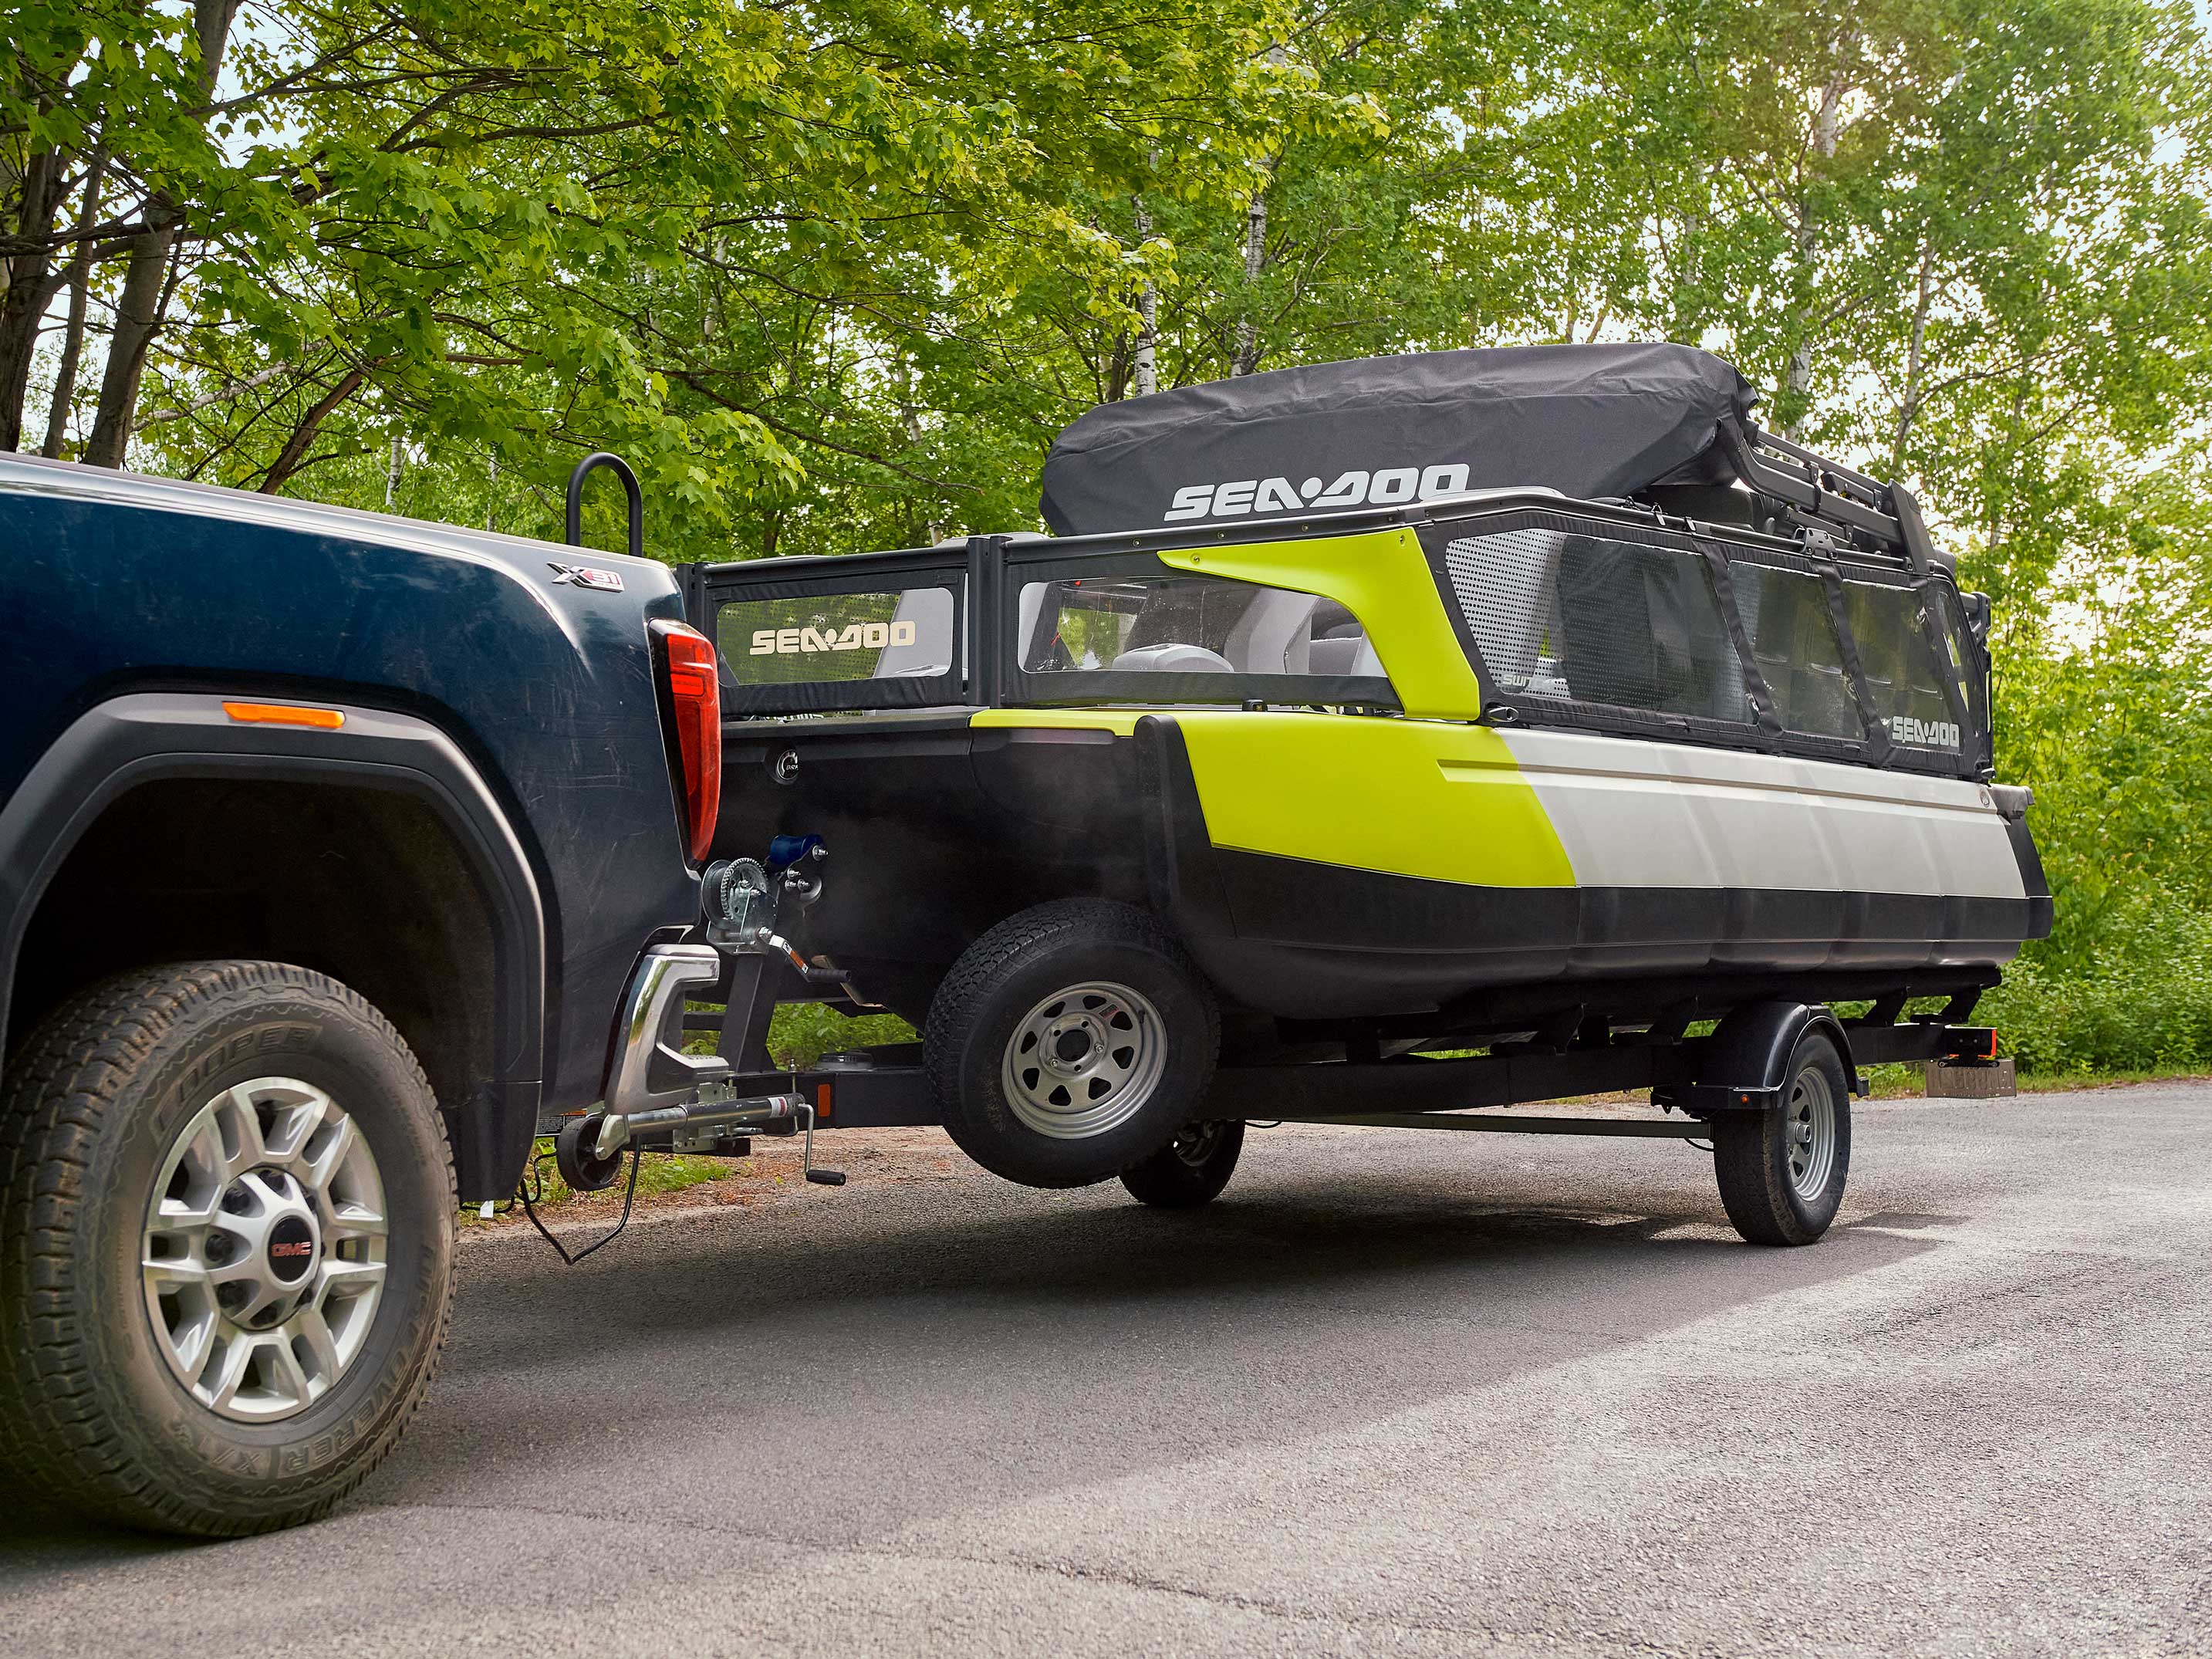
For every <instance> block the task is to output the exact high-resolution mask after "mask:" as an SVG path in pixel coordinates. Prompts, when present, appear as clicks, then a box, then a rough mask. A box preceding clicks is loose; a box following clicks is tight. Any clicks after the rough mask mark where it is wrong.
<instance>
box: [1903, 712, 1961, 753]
mask: <svg viewBox="0 0 2212 1659" xmlns="http://www.w3.org/2000/svg"><path fill="white" fill-rule="evenodd" d="M1889 735H1890V737H1891V738H1892V739H1893V741H1895V742H1898V743H1912V744H1919V745H1920V746H1921V747H1922V748H1923V749H1956V748H1957V747H1958V746H1959V728H1958V726H1956V725H1954V723H1953V722H1951V721H1949V720H1915V719H1914V718H1913V717H1912V716H1911V715H1910V714H1892V715H1891V716H1890V717H1889Z"/></svg>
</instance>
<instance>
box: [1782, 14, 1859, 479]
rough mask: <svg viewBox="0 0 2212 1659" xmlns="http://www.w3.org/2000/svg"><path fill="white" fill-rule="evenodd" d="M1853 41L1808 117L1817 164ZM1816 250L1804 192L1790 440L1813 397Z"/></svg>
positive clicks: (1834, 136) (1831, 128) (1830, 137)
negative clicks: (1800, 302) (1817, 106)
mask: <svg viewBox="0 0 2212 1659" xmlns="http://www.w3.org/2000/svg"><path fill="white" fill-rule="evenodd" d="M1854 40H1856V36H1854V35H1851V34H1845V35H1844V37H1843V39H1842V40H1838V42H1837V45H1836V59H1837V62H1836V67H1835V70H1834V72H1833V73H1832V74H1831V75H1830V76H1828V83H1827V85H1826V86H1824V87H1822V88H1820V112H1819V113H1818V114H1817V115H1815V116H1814V118H1813V149H1814V154H1815V155H1818V156H1820V159H1821V160H1822V161H1833V160H1835V156H1836V143H1837V140H1838V137H1839V136H1840V131H1841V128H1842V123H1843V106H1844V94H1845V93H1846V92H1848V91H1850V80H1849V77H1848V76H1846V74H1845V72H1844V64H1843V58H1844V52H1846V51H1847V50H1848V49H1849V47H1850V46H1851V44H1852V43H1853V41H1854ZM1819 253H1820V214H1819V212H1818V210H1816V209H1815V208H1814V205H1813V200H1812V193H1811V192H1810V191H1807V193H1806V194H1805V196H1804V197H1802V198H1801V199H1800V201H1799V203H1798V205H1797V263H1798V267H1799V269H1800V270H1802V272H1803V275H1804V281H1805V285H1806V295H1805V302H1804V304H1803V305H1802V306H1800V307H1798V311H1797V317H1796V325H1797V349H1796V350H1794V351H1792V352H1791V353H1790V369H1789V373H1788V374H1786V375H1785V376H1784V381H1783V384H1784V386H1785V388H1786V390H1785V392H1784V405H1785V408H1786V409H1787V410H1788V418H1787V419H1786V420H1785V421H1784V422H1783V435H1784V436H1785V437H1788V438H1791V439H1796V437H1797V436H1798V435H1799V433H1800V431H1801V430H1802V411H1803V410H1804V409H1805V407H1806V405H1807V404H1808V403H1809V402H1810V400H1811V398H1812V396H1813V328H1814V314H1815V312H1816V310H1817V307H1818V306H1819V303H1820V302H1819V297H1818V296H1817V295H1815V294H1814V293H1813V292H1812V287H1813V280H1814V270H1813V265H1814V259H1815V258H1817V257H1818V255H1819Z"/></svg>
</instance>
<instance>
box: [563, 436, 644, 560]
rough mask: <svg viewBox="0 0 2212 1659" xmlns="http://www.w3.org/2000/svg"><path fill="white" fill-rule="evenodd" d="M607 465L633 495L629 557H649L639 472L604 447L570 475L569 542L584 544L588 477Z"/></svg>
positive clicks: (584, 460)
mask: <svg viewBox="0 0 2212 1659" xmlns="http://www.w3.org/2000/svg"><path fill="white" fill-rule="evenodd" d="M603 466H606V467H612V468H613V469H614V474H615V477H617V478H620V479H621V480H622V481H623V490H624V491H625V492H626V493H627V494H628V495H629V556H630V557H632V558H633V559H641V558H643V557H644V556H645V494H644V492H643V491H642V490H641V489H638V487H637V474H636V473H635V472H633V471H630V470H629V462H628V461H625V460H624V459H623V458H622V457H621V456H619V455H611V454H609V453H607V452H606V451H605V450H604V449H599V450H594V451H592V453H590V454H588V455H586V456H585V457H584V459H582V460H580V461H579V462H577V463H576V470H575V471H574V472H571V473H570V474H569V475H568V545H569V546H571V547H581V546H582V545H583V544H584V480H585V479H586V478H588V477H591V476H592V472H593V471H596V470H597V469H599V468H600V467H603Z"/></svg>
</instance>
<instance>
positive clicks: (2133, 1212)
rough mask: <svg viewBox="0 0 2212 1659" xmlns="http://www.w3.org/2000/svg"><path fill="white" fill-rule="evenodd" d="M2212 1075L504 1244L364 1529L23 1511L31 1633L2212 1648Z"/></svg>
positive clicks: (669, 1646)
mask: <svg viewBox="0 0 2212 1659" xmlns="http://www.w3.org/2000/svg"><path fill="white" fill-rule="evenodd" d="M2209 1339H2212V1089H2207V1088H2204V1087H2197V1086H2191V1087H2151V1088H2137V1089H2129V1090H2117V1091H2104V1092H2099V1093H2090V1094H2081V1095H2071V1096H2045V1097H2039V1098H2034V1099H2025V1100H2021V1101H2017V1102H2002V1103H1988V1104H1979V1103H1945V1104H1942V1105H1926V1104H1921V1103H1897V1104H1889V1105H1876V1106H1874V1107H1872V1108H1862V1109H1861V1117H1860V1122H1859V1135H1858V1144H1857V1148H1856V1151H1855V1154H1854V1158H1853V1170H1852V1179H1851V1189H1850V1197H1849V1200H1847V1207H1846V1210H1845V1213H1844V1218H1843V1221H1842V1225H1839V1226H1838V1229H1837V1231H1834V1232H1832V1234H1831V1235H1830V1236H1829V1237H1828V1238H1827V1239H1826V1241H1825V1242H1824V1243H1821V1244H1820V1245H1818V1246H1815V1247H1814V1248H1812V1249H1804V1250H1797V1251H1780V1252H1778V1251H1767V1250H1759V1249H1752V1248H1750V1247H1748V1246H1746V1245H1742V1244H1740V1243H1737V1242H1736V1241H1735V1237H1734V1236H1733V1234H1731V1233H1729V1232H1728V1231H1726V1229H1725V1225H1724V1223H1723V1219H1722V1216H1721V1213H1720V1209H1719V1205H1718V1201H1717V1199H1716V1197H1715V1196H1714V1194H1713V1190H1712V1183H1711V1171H1710V1168H1709V1166H1708V1164H1706V1162H1705V1160H1704V1159H1703V1158H1700V1156H1699V1154H1697V1153H1696V1152H1693V1151H1692V1150H1691V1149H1689V1148H1687V1147H1686V1146H1680V1145H1678V1144H1673V1143H1665V1142H1612V1141H1586V1140H1562V1139H1550V1138H1535V1137H1517V1136H1516V1137H1503V1136H1498V1137H1492V1136H1483V1135H1444V1134H1420V1133H1394V1132H1384V1131H1343V1132H1316V1131H1305V1132H1282V1133H1275V1134H1259V1135H1255V1138H1254V1141H1253V1144H1252V1145H1251V1146H1249V1148H1248V1150H1247V1152H1246V1155H1245V1161H1244V1166H1243V1170H1241V1171H1240V1172H1239V1175H1238V1177H1237V1181H1236V1182H1235V1183H1234V1184H1233V1185H1232V1186H1231V1188H1230V1191H1229V1194H1227V1196H1226V1197H1225V1199H1224V1200H1222V1201H1221V1202H1220V1203H1219V1204H1218V1205H1217V1206H1215V1207H1214V1208H1212V1210H1210V1211H1206V1212H1201V1213H1199V1214H1195V1215H1184V1216H1176V1215H1163V1214H1158V1213H1153V1212H1146V1211H1144V1210H1141V1209H1139V1208H1138V1207H1137V1206H1134V1205H1133V1204H1130V1203H1128V1202H1127V1201H1125V1200H1123V1198H1122V1195H1121V1190H1120V1188H1118V1186H1116V1187H1110V1188H1093V1189H1091V1190H1088V1191H1085V1192H1081V1193H1077V1194H1060V1195H1054V1194H1042V1193H1033V1192H1028V1191H1025V1190H1023V1189H1020V1188H1013V1187H1007V1186H1003V1185H1000V1184H999V1183H997V1182H993V1181H991V1180H989V1179H988V1178H987V1177H984V1176H980V1175H977V1176H973V1178H969V1177H968V1176H965V1175H963V1176H960V1177H958V1178H954V1179H945V1180H940V1181H938V1182H921V1183H895V1182H887V1183H879V1184H878V1185H877V1186H876V1187H874V1188H871V1186H870V1185H869V1184H868V1182H867V1181H866V1177H865V1176H856V1177H855V1180H854V1183H853V1184H852V1185H851V1186H848V1187H847V1188H843V1189H842V1190H841V1191H834V1192H831V1191H823V1190H821V1189H812V1188H801V1189H799V1193H798V1194H794V1195H793V1198H792V1200H790V1201H788V1202H787V1203H784V1204H781V1205H775V1206H763V1207H756V1208H752V1209H747V1210H736V1209H730V1210H725V1211H722V1212H717V1213H714V1214H708V1215H701V1216H690V1217H682V1218H673V1219H668V1220H662V1221H659V1222H657V1223H656V1224H655V1225H652V1226H650V1227H648V1228H646V1229H644V1230H642V1231H638V1232H636V1233H635V1235H634V1236H633V1237H630V1238H627V1239H625V1240H623V1241H622V1242H621V1243H617V1244H616V1245H615V1246H614V1247H612V1248H611V1249H609V1250H607V1251H606V1252H605V1253H604V1254H603V1255H600V1256H598V1257H595V1258H594V1259H593V1260H592V1261H590V1262H589V1263H587V1264H586V1266H585V1267H582V1268H580V1269H578V1270H576V1271H574V1272H568V1271H565V1270H563V1269H562V1267H560V1266H559V1265H558V1264H557V1263H556V1262H555V1261H553V1260H552V1258H551V1256H550V1254H549V1253H547V1252H546V1251H545V1250H544V1248H543V1247H542V1246H539V1245H536V1244H535V1243H531V1242H527V1241H522V1240H501V1241H499V1242H496V1243H489V1244H483V1245H479V1246H477V1247H476V1248H473V1249H471V1250H470V1251H469V1252H468V1253H467V1255H466V1267H465V1280H464V1285H463V1289H462V1293H461V1307H460V1312H459V1319H458V1321H457V1323H456V1328H455V1335H454V1339H453V1346H452V1348H451V1350H450V1352H449V1353H448V1356H447V1362H446V1366H445V1371H444V1375H443V1376H442V1378H441V1382H440V1383H439V1385H438V1387H437V1389H436V1390H435V1393H434V1394H433V1395H432V1397H431V1401H430V1403H429V1405H428V1407H427V1409H426V1410H425V1412H424V1413H423V1415H422V1417H421V1419H418V1421H417V1424H416V1428H415V1430H414V1431H413V1433H412V1435H411V1436H410V1437H409V1439H408V1440H407V1442H406V1443H404V1445H403V1446H402V1448H401V1449H400V1450H399V1451H398V1454H397V1455H395V1456H394V1457H393V1458H392V1461H391V1462H389V1463H388V1464H387V1465H386V1467H385V1468H384V1469H383V1470H382V1471H381V1472H380V1473H379V1474H377V1475H376V1476H375V1477H374V1480H372V1481H371V1482H370V1483H369V1485H368V1487H367V1488H366V1489H365V1491H364V1492H363V1494H362V1498H360V1499H359V1500H358V1501H357V1502H356V1504H353V1505H352V1506H351V1507H350V1508H349V1510H346V1511H345V1512H343V1514H342V1515H341V1516H339V1517H338V1518H337V1519H336V1520H333V1521H331V1522H326V1523H325V1524H323V1525H321V1526H319V1527H316V1528H308V1529H305V1530H302V1531H300V1532H295V1533H290V1534H283V1535H281V1536H277V1537H273V1538H264V1539H258V1540H252V1541H246V1542H241V1543H234V1544H224V1545H218V1546H208V1547H181V1546H179V1545H176V1544H173V1543H167V1542H162V1541H152V1540H146V1539H140V1538H132V1537H124V1536H118V1535H114V1534H99V1533H94V1532H88V1531H84V1530H82V1529H79V1528H73V1527H71V1526H70V1525H68V1524H67V1523H65V1522H61V1521H59V1520H58V1519H56V1518H54V1517H52V1516H46V1515H42V1514H40V1512H38V1511H37V1510H35V1509H26V1508H24V1507H23V1506H21V1504H20V1503H11V1504H10V1505H9V1508H10V1510H11V1511H12V1512H11V1514H10V1516H9V1518H7V1519H6V1520H4V1521H0V1528H4V1529H0V1652H6V1653H9V1654H16V1653H21V1654H40V1655H46V1654H57V1655H58V1654H76V1653H83V1654H97V1655H101V1656H118V1655H135V1654H138V1653H156V1652H158V1653H161V1654H165V1655H179V1656H197V1655H236V1654H295V1653H303V1652H313V1653H343V1654H346V1655H349V1656H351V1655H363V1654H383V1653H424V1654H431V1653H435V1654H440V1655H458V1654H465V1653H512V1652H522V1651H529V1652H532V1653H533V1654H544V1653H569V1652H575V1653H586V1654H592V1655H619V1654H633V1653H635V1654H641V1655H646V1654H649V1655H662V1654H691V1653H755V1652H759V1653H777V1654H781V1653H787V1652H796V1653H807V1654H817V1653H818V1654H824V1655H839V1656H854V1655H877V1654H885V1655H890V1654H904V1653H919V1652H946V1653H961V1654H968V1653H977V1654H997V1653H1005V1654H1020V1655H1035V1654H1099V1655H1113V1656H1129V1655H1140V1654H1153V1653H1225V1654H1246V1653H1252V1654H1259V1653H1267V1654H1277V1653H1330V1654H1334V1653H1363V1654H1375V1653H1389V1654H1437V1655H1452V1656H1463V1655H1469V1654H1482V1653H1490V1652H1510V1653H1532V1654H1545V1655H1552V1654H1583V1653H1593V1654H1595V1653H1604V1654H1613V1653H1620V1652H1623V1651H1627V1650H1634V1651H1636V1652H1638V1653H1644V1654H1676V1653H1682V1654H1705V1653H1728V1654H1752V1653H1757V1654H1790V1655H1796V1654H1818V1653H1837V1654H1845V1653H1848V1654H1854V1655H1857V1654H1868V1653H1897V1654H1911V1655H1916V1656H1917V1655H1926V1654H1931V1653H1952V1652H1956V1653H1972V1654H1979V1653H2051V1654H2067V1655H2075V1654H2084V1653H2098V1654H2102V1653H2112V1654H2130V1655H2133V1654H2183V1653H2195V1654H2202V1653H2205V1652H2206V1651H2208V1650H2212V1340H2209Z"/></svg>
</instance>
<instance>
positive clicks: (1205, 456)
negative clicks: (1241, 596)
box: [1038, 344, 1758, 536]
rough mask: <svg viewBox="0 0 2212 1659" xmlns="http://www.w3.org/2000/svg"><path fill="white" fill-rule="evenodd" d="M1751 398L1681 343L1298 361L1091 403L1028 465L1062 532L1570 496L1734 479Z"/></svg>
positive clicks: (1051, 521)
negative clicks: (1472, 493)
mask: <svg viewBox="0 0 2212 1659" xmlns="http://www.w3.org/2000/svg"><path fill="white" fill-rule="evenodd" d="M1757 398H1758V393H1757V392H1756V391H1755V390H1754V389H1753V386H1751V384H1750V382H1748V381H1747V380H1745V379H1744V378H1743V376H1742V375H1741V374H1738V373H1737V372H1736V371H1735V368H1733V367H1731V366H1730V365H1729V364H1728V363H1726V362H1723V361H1722V360H1721V359H1719V358H1718V357H1716V356H1713V355H1712V354H1711V353H1710V352H1706V351H1699V350H1698V349H1696V348H1695V347H1692V346H1682V345H1667V344H1647V345H1543V346H1507V347H1501V348H1496V349H1487V350H1480V351H1433V352H1422V353H1417V354H1414V355H1411V356H1403V357H1362V358H1355V359H1353V360H1352V361H1351V362H1340V363H1316V364H1312V365H1310V366H1309V367H1307V368H1282V369H1275V370H1273V371H1272V372H1270V373H1268V374H1251V375H1246V376H1244V377H1243V378H1241V379H1237V380H1214V381H1210V382H1208V383H1206V384H1205V385H1202V386H1179V387H1177V388H1176V390H1174V391H1172V392H1157V393H1155V394H1154V395H1152V397H1149V398H1132V399H1130V400H1128V401H1127V402H1124V403H1118V404H1100V405H1099V406H1098V407H1097V408H1096V409H1094V410H1091V412H1090V413H1089V414H1087V415H1085V416H1083V417H1082V418H1081V419H1080V420H1079V421H1077V422H1075V423H1074V424H1073V426H1070V427H1069V428H1067V429H1066V431H1064V432H1062V433H1061V434H1060V436H1059V438H1058V439H1057V440H1056V441H1054V444H1053V447H1052V453H1051V454H1049V455H1048V456H1047V457H1046V459H1045V464H1044V495H1043V499H1042V501H1040V502H1039V503H1038V505H1039V507H1041V509H1042V512H1043V513H1044V520H1045V522H1046V523H1047V524H1048V525H1049V526H1051V527H1052V529H1053V530H1054V532H1056V533H1057V534H1060V535H1062V536H1085V535H1095V534H1100V533H1104V532H1118V531H1133V530H1155V529H1159V528H1162V527H1164V526H1173V525H1177V524H1210V523H1227V522H1232V521H1237V520H1245V521H1249V520H1253V519H1265V518H1270V517H1279V516H1281V515H1283V514H1286V513H1310V512H1316V511H1320V512H1337V511H1343V510H1346V509H1348V508H1352V507H1382V506H1390V505H1393V504H1395V503H1401V502H1406V501H1419V500H1427V499H1429V498H1431V497H1433V496H1437V495H1458V494H1461V493H1462V492H1463V491H1466V490H1470V489H1512V488H1516V487H1521V488H1526V487H1529V486H1546V487H1549V488H1551V489H1556V490H1558V491H1559V492H1560V493H1561V494H1562V495H1574V496H1579V497H1582V498H1583V499H1585V500H1589V499H1594V498H1596V497H1600V496H1606V495H1629V494H1631V493H1632V492H1634V491H1636V490H1639V489H1644V488H1645V487H1647V486H1649V485H1651V484H1655V483H1718V482H1722V481H1725V480H1727V479H1729V478H1731V477H1734V476H1735V474H1734V472H1733V471H1732V470H1731V469H1730V468H1729V465H1728V463H1727V461H1726V459H1725V457H1724V455H1723V453H1721V452H1720V450H1719V449H1718V447H1717V440H1718V436H1719V432H1720V428H1721V423H1722V422H1723V421H1727V420H1729V419H1734V420H1735V421H1737V422H1742V421H1743V420H1744V419H1745V418H1746V417H1747V416H1748V415H1749V414H1750V412H1751V407H1752V404H1753V403H1754V402H1755V401H1756V400H1757Z"/></svg>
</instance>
